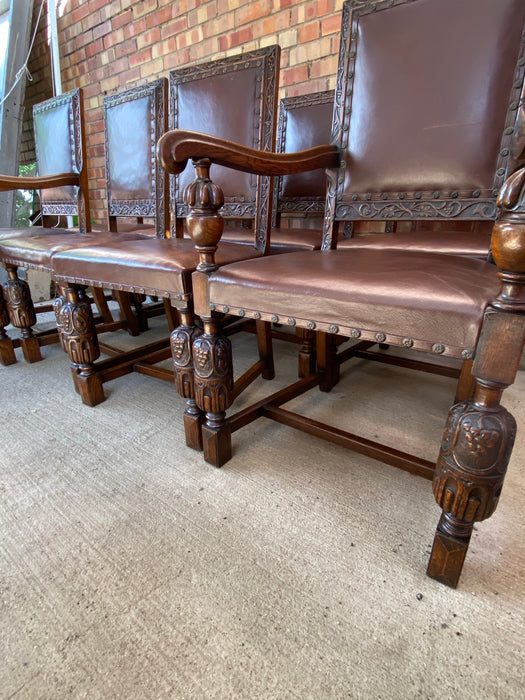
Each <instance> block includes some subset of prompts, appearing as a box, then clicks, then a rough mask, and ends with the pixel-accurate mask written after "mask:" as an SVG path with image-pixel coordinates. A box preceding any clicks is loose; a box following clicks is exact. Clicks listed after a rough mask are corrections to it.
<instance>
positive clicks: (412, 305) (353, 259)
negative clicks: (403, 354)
mask: <svg viewBox="0 0 525 700" xmlns="http://www.w3.org/2000/svg"><path fill="white" fill-rule="evenodd" d="M499 286H500V285H499V279H498V276H497V268H496V267H495V266H494V265H491V264H490V263H487V262H484V261H481V260H476V259H473V258H466V257H460V256H452V255H438V254H434V253H407V252H403V253H400V252H398V251H388V252H387V251H381V250H357V249H356V250H332V251H312V252H299V253H288V254H285V255H276V256H273V257H267V258H263V259H261V260H253V261H248V262H244V263H238V264H234V265H230V266H228V267H225V268H222V269H220V270H217V271H216V272H214V273H213V275H212V276H211V277H210V301H211V302H212V303H213V304H214V305H215V308H216V309H217V311H223V306H227V307H228V309H229V311H230V312H231V313H233V314H236V313H237V310H238V309H243V312H241V314H240V315H243V313H244V314H245V315H246V316H248V317H255V318H258V317H260V318H263V320H274V321H276V320H279V321H280V322H281V323H283V324H286V323H289V324H290V325H298V326H301V327H307V328H308V327H310V328H313V327H314V326H313V323H315V328H316V329H318V330H324V331H328V332H332V333H339V334H341V335H347V336H350V337H361V338H363V339H365V340H376V341H377V340H380V341H381V342H386V343H390V344H392V345H400V346H403V345H404V346H406V347H414V348H415V349H419V350H424V351H432V350H433V347H434V345H436V347H435V348H434V350H433V351H434V352H440V353H443V354H445V355H449V356H452V357H466V356H467V353H468V354H469V351H473V350H474V348H475V347H476V342H477V338H478V333H479V329H480V324H481V320H482V317H483V312H484V309H485V306H486V304H487V302H488V301H489V300H491V299H493V298H494V297H495V296H496V295H497V293H498V291H499ZM377 334H384V337H383V335H379V336H378V335H377ZM440 346H442V347H440ZM464 350H465V351H467V353H464V354H462V352H463V351H464Z"/></svg>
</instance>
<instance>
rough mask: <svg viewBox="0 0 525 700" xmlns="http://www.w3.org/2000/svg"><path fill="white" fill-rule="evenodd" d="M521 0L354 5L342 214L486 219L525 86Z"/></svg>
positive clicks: (346, 41)
mask: <svg viewBox="0 0 525 700" xmlns="http://www.w3.org/2000/svg"><path fill="white" fill-rule="evenodd" d="M524 19H525V3H523V1H522V0H385V1H383V0H379V2H378V1H377V0H374V2H368V1H366V0H349V1H348V2H346V3H345V5H344V8H343V24H342V33H341V49H340V56H339V60H340V64H339V71H338V83H337V89H336V97H335V102H336V107H335V112H334V125H333V134H332V138H333V139H334V141H335V142H336V143H339V144H340V145H341V147H342V150H343V164H342V167H341V169H340V170H339V172H338V173H337V175H336V177H335V178H334V179H333V183H332V188H331V195H329V197H328V204H329V207H330V209H331V211H332V213H333V214H334V215H335V217H336V219H339V220H341V219H361V218H363V219H372V218H376V219H403V218H410V219H425V218H426V219H439V218H466V219H491V218H494V217H495V215H496V206H495V199H496V193H497V190H498V188H499V187H500V186H501V184H502V183H503V181H504V179H505V177H506V175H507V171H508V167H509V162H510V160H511V159H510V157H509V156H510V154H511V150H512V142H513V135H514V134H515V132H517V125H516V119H517V115H518V113H519V109H518V108H519V102H520V96H521V90H522V87H523V73H524V67H523V58H524V45H523V43H522V32H523V23H524Z"/></svg>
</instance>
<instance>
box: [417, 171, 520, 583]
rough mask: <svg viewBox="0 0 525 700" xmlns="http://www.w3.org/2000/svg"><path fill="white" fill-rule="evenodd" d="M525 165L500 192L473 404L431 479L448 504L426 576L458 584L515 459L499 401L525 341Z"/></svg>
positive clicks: (459, 414)
mask: <svg viewBox="0 0 525 700" xmlns="http://www.w3.org/2000/svg"><path fill="white" fill-rule="evenodd" d="M524 193H525V169H522V170H519V171H517V172H516V173H514V174H513V175H511V176H510V177H509V178H508V180H507V181H506V182H505V184H504V186H503V187H502V189H501V192H500V194H499V197H498V206H499V208H500V215H499V218H498V221H497V222H496V224H495V226H494V229H493V232H492V242H491V250H492V255H493V258H494V261H495V263H496V265H497V266H498V275H499V278H500V281H501V287H500V291H499V294H498V296H497V297H496V298H495V299H494V300H493V302H492V303H491V304H490V305H489V306H488V307H487V309H486V311H485V316H484V319H483V325H482V329H481V334H480V338H479V341H478V346H477V348H476V356H475V359H474V364H473V367H472V376H473V377H474V378H475V390H474V395H473V398H472V401H465V402H463V403H460V404H457V405H456V406H453V408H452V410H451V413H450V416H449V421H448V424H447V428H446V430H445V434H444V437H443V442H442V446H441V452H440V455H439V459H438V464H437V468H436V474H435V478H434V494H435V496H436V499H437V501H438V503H439V505H440V506H441V507H442V509H443V513H442V515H441V519H440V521H439V525H438V528H437V531H436V535H435V539H434V546H433V549H432V553H431V555H430V562H429V565H428V574H429V576H432V577H433V578H435V579H437V580H438V581H442V582H443V583H446V584H447V585H449V586H452V587H455V586H456V585H457V583H458V579H459V575H460V573H461V567H462V565H463V560H464V558H465V554H466V552H467V548H468V543H469V540H470V535H471V533H472V527H473V524H474V522H476V521H477V520H484V519H485V518H488V517H489V516H490V515H492V513H493V512H494V510H495V508H496V505H497V503H498V499H499V496H500V493H501V489H502V486H503V479H504V477H505V472H506V469H507V464H508V462H509V459H510V454H511V451H512V446H513V443H514V436H515V433H516V423H515V421H514V418H513V417H512V416H511V415H510V413H509V412H508V411H506V410H505V409H504V408H503V407H502V406H501V405H500V401H501V396H502V394H503V391H504V389H505V388H506V387H508V386H510V384H512V383H513V382H514V380H515V377H516V373H517V371H518V368H519V363H520V359H521V355H522V353H523V345H524V339H525V194H524Z"/></svg>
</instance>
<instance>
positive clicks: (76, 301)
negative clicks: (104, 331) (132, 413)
mask: <svg viewBox="0 0 525 700" xmlns="http://www.w3.org/2000/svg"><path fill="white" fill-rule="evenodd" d="M64 291H65V296H66V300H65V302H64V303H61V304H60V303H59V304H57V306H56V307H55V313H56V317H57V326H58V329H59V334H60V339H61V343H62V347H63V348H64V350H65V351H66V352H67V354H68V355H69V359H70V360H71V371H72V374H73V379H74V381H75V387H76V389H77V391H78V393H79V394H80V396H81V398H82V401H83V402H84V403H85V404H87V405H88V406H96V405H97V404H99V403H101V402H102V401H104V391H103V389H102V380H101V378H100V376H99V375H98V374H97V371H96V369H95V366H94V362H95V360H97V359H98V358H99V357H100V349H99V345H98V338H97V333H96V330H95V324H94V322H93V314H92V312H91V304H89V303H88V302H87V301H85V300H83V299H81V297H80V290H79V288H78V287H77V286H76V285H71V286H69V287H66V288H65V290H64Z"/></svg>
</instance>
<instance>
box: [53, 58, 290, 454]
mask: <svg viewBox="0 0 525 700" xmlns="http://www.w3.org/2000/svg"><path fill="white" fill-rule="evenodd" d="M279 59H280V49H279V47H278V46H270V47H266V48H263V49H257V50H255V51H251V52H246V53H243V54H239V55H236V56H230V57H227V58H225V59H219V60H216V61H212V62H206V63H204V64H200V65H197V66H192V67H189V68H184V69H180V70H177V71H176V72H173V73H172V74H171V75H170V82H171V86H172V87H171V98H170V100H171V112H172V114H171V117H170V118H171V122H172V123H173V124H187V123H195V122H197V123H199V120H203V121H202V123H203V124H204V125H205V126H206V127H207V129H208V130H209V131H210V132H213V131H214V130H217V129H219V130H222V129H223V128H228V129H229V130H231V133H234V134H238V135H242V136H243V138H244V139H245V141H246V145H247V146H251V147H252V148H257V149H267V150H273V149H274V147H275V127H276V112H277V90H278V75H279ZM229 173H230V171H228V170H226V169H225V170H224V174H225V176H226V179H225V181H224V182H223V185H224V187H225V188H226V191H227V193H228V196H227V197H223V195H222V192H221V195H220V196H221V204H222V202H223V201H224V200H226V201H225V208H226V212H227V214H228V216H230V217H231V218H232V219H235V220H239V219H242V218H246V219H247V220H249V221H254V225H253V228H252V229H251V231H249V233H250V235H251V238H252V245H251V246H249V245H241V244H238V243H235V242H228V243H227V245H225V246H224V247H223V249H222V251H221V257H220V258H219V263H220V264H221V263H222V264H224V263H227V262H232V261H234V260H244V259H247V258H253V257H258V256H261V255H263V254H264V253H265V252H267V251H268V249H269V236H268V232H269V229H270V223H271V196H272V179H271V177H266V176H262V177H259V176H256V175H255V176H254V175H244V174H242V176H241V177H230V176H229ZM219 177H220V172H219ZM184 187H185V181H184V180H183V179H182V180H181V179H180V178H178V179H175V180H174V181H173V183H172V189H171V196H172V197H173V214H174V226H173V236H172V238H170V239H167V240H141V241H127V242H122V241H121V242H119V243H117V244H115V245H104V246H96V247H85V248H82V249H78V250H69V251H63V252H60V253H57V254H55V255H54V256H53V269H54V276H55V279H56V280H57V282H58V283H59V284H61V285H63V286H64V288H65V292H66V295H67V298H68V302H67V304H65V305H64V306H63V307H61V308H60V309H59V313H58V316H57V323H58V327H59V329H60V332H61V335H62V338H63V339H64V343H65V348H66V349H67V351H68V353H69V356H70V359H71V366H72V373H73V377H74V381H75V386H76V388H77V390H78V391H79V393H80V395H81V398H82V400H83V401H84V403H86V404H88V405H96V404H98V403H100V402H101V401H103V400H104V392H103V383H104V382H106V381H108V380H110V379H113V378H116V377H118V376H121V375H123V374H127V373H129V372H133V371H137V372H141V373H144V374H149V375H152V376H155V377H158V378H160V379H166V380H168V381H173V373H172V372H170V371H168V370H165V369H163V368H162V367H158V366H157V364H158V362H159V361H161V360H163V359H166V358H168V357H169V356H170V354H171V350H170V339H169V338H167V339H166V340H165V341H159V343H157V344H154V345H152V346H146V347H143V348H140V349H137V350H135V351H133V352H130V353H122V354H120V355H118V356H114V357H111V358H109V359H107V360H101V361H99V362H96V360H98V358H99V356H100V351H99V347H98V343H97V338H96V334H95V332H94V327H93V324H92V319H91V316H90V311H89V308H88V307H87V306H86V305H85V304H83V303H82V301H81V299H80V298H79V295H78V291H79V285H80V286H82V285H89V286H91V287H94V288H97V287H102V286H106V287H109V288H110V289H119V290H124V291H127V292H131V293H136V292H139V293H142V294H144V293H146V294H153V295H155V296H159V297H162V298H165V299H166V300H169V302H170V303H171V304H172V305H173V307H175V308H176V309H177V310H178V312H179V313H180V316H181V318H182V325H181V326H179V327H178V328H177V329H176V330H175V331H174V332H173V335H172V338H171V345H172V346H173V347H179V345H180V342H181V340H180V339H181V338H191V335H192V333H194V332H197V330H196V329H195V327H194V320H193V293H192V287H191V273H192V272H193V271H194V270H195V269H196V266H197V263H198V256H197V254H196V252H195V248H194V244H193V241H192V240H191V239H189V238H184V237H182V234H183V225H184V220H185V218H186V217H187V214H188V212H189V208H188V206H187V205H184V206H182V204H179V203H180V202H181V201H182V194H181V192H182V190H183V188H184ZM75 315H80V316H82V318H83V327H82V329H81V330H79V328H78V327H75V325H74V324H73V323H72V321H71V319H72V318H73V317H74V316H75ZM254 325H255V326H256V333H257V336H258V339H259V346H260V353H261V356H264V355H265V352H266V351H265V349H264V345H265V344H267V343H268V339H267V332H268V329H267V327H266V326H265V325H264V324H254ZM229 330H230V332H231V331H232V330H233V329H231V328H230V329H229ZM181 352H182V351H181ZM259 372H260V373H263V374H264V375H265V376H267V377H270V375H271V373H272V370H271V368H269V367H267V366H266V363H265V361H264V359H263V360H261V364H260V367H259ZM192 386H193V385H192V383H191V382H189V383H188V382H186V381H182V384H181V391H182V392H183V393H184V391H185V390H186V388H188V394H187V395H186V398H187V399H188V402H189V404H188V412H189V414H190V415H191V414H192V412H194V408H193V404H194V402H193V395H192V393H191V392H192ZM188 420H189V419H188ZM192 436H194V437H192ZM188 439H189V441H190V442H191V441H192V440H193V439H195V440H197V441H198V442H199V443H200V427H199V426H197V427H196V428H195V430H194V431H193V433H192V434H191V435H190V437H189V438H188Z"/></svg>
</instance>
